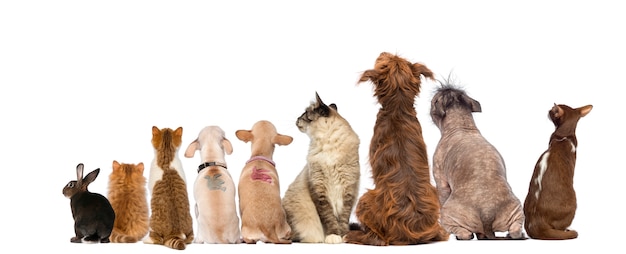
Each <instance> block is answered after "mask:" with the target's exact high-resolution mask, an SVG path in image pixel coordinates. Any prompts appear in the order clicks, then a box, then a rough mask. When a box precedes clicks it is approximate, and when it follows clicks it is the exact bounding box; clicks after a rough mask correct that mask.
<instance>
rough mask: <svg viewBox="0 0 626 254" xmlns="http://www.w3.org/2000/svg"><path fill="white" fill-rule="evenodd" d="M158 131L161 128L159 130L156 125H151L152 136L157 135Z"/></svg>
mask: <svg viewBox="0 0 626 254" xmlns="http://www.w3.org/2000/svg"><path fill="white" fill-rule="evenodd" d="M160 131H161V130H159V128H158V127H156V126H152V135H153V136H156V135H158V134H159V132H160Z"/></svg>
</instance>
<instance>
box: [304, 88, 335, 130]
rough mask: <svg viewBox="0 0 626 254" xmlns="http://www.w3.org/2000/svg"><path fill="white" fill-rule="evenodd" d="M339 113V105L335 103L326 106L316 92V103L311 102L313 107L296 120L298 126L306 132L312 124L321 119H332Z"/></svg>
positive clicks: (308, 108) (310, 106)
mask: <svg viewBox="0 0 626 254" xmlns="http://www.w3.org/2000/svg"><path fill="white" fill-rule="evenodd" d="M336 112H337V105H335V104H334V103H332V104H330V105H326V104H325V103H324V102H323V101H322V99H321V98H320V96H319V94H318V93H317V92H315V101H313V102H311V105H309V107H307V108H306V109H305V110H304V113H302V115H300V117H298V119H297V120H296V126H297V127H298V130H300V131H301V132H306V129H307V128H308V126H309V125H310V124H311V122H314V121H316V120H317V119H319V118H323V117H330V116H332V115H333V114H336Z"/></svg>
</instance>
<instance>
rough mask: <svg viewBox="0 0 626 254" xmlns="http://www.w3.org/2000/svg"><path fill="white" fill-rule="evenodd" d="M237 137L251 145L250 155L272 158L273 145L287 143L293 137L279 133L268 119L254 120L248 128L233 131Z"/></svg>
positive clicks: (289, 142)
mask: <svg viewBox="0 0 626 254" xmlns="http://www.w3.org/2000/svg"><path fill="white" fill-rule="evenodd" d="M235 135H236V136H237V138H238V139H239V140H241V141H243V142H245V143H248V142H250V143H251V145H252V155H253V156H254V155H263V156H266V157H268V158H272V155H273V154H274V147H275V145H281V146H285V145H289V144H291V142H292V141H293V138H292V137H290V136H287V135H282V134H279V133H278V132H277V131H276V127H274V124H272V123H271V122H269V121H266V120H261V121H258V122H256V123H255V124H254V125H253V126H252V129H250V130H238V131H236V132H235Z"/></svg>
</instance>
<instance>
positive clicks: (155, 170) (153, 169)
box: [148, 149, 187, 194]
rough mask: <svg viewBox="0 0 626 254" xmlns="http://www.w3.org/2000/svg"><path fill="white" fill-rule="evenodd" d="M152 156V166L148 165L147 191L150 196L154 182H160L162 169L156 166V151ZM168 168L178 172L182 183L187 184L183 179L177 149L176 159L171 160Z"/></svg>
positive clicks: (183, 172)
mask: <svg viewBox="0 0 626 254" xmlns="http://www.w3.org/2000/svg"><path fill="white" fill-rule="evenodd" d="M154 155H155V156H154V159H153V160H152V164H150V175H149V177H148V191H150V194H152V189H153V188H154V185H155V184H156V182H157V181H159V180H161V178H162V177H163V169H162V168H161V167H159V165H157V159H156V157H157V151H156V149H155V150H154ZM170 166H171V167H172V168H174V169H175V170H176V171H177V172H178V174H179V175H180V177H181V178H182V179H183V181H185V182H187V178H185V171H183V164H182V162H181V161H180V159H179V158H178V149H177V150H176V157H174V160H172V162H171V163H170Z"/></svg>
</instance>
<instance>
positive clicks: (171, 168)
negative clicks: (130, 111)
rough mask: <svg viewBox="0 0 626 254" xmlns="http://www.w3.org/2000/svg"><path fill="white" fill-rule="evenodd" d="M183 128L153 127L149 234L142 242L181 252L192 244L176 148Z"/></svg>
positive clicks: (184, 187) (187, 209) (186, 197)
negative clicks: (153, 154) (153, 155)
mask: <svg viewBox="0 0 626 254" xmlns="http://www.w3.org/2000/svg"><path fill="white" fill-rule="evenodd" d="M182 135H183V128H182V127H178V128H177V129H176V130H172V129H170V128H163V129H159V128H157V127H156V126H154V127H152V146H153V147H154V151H155V158H154V161H155V162H153V163H152V165H153V168H152V169H151V170H150V179H151V180H150V181H151V182H153V183H154V184H153V186H152V187H151V189H150V193H151V199H150V209H151V214H150V231H149V234H148V236H147V237H145V238H144V239H143V242H144V243H152V244H160V245H165V246H167V247H170V248H172V249H176V250H184V249H185V248H186V245H187V244H190V243H191V242H192V241H193V237H194V234H193V219H192V217H191V210H190V206H189V196H188V194H187V183H186V181H185V178H184V176H182V175H181V172H182V171H180V169H182V168H180V167H177V165H176V163H175V162H177V161H180V160H179V159H178V149H179V148H180V145H181V143H182Z"/></svg>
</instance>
